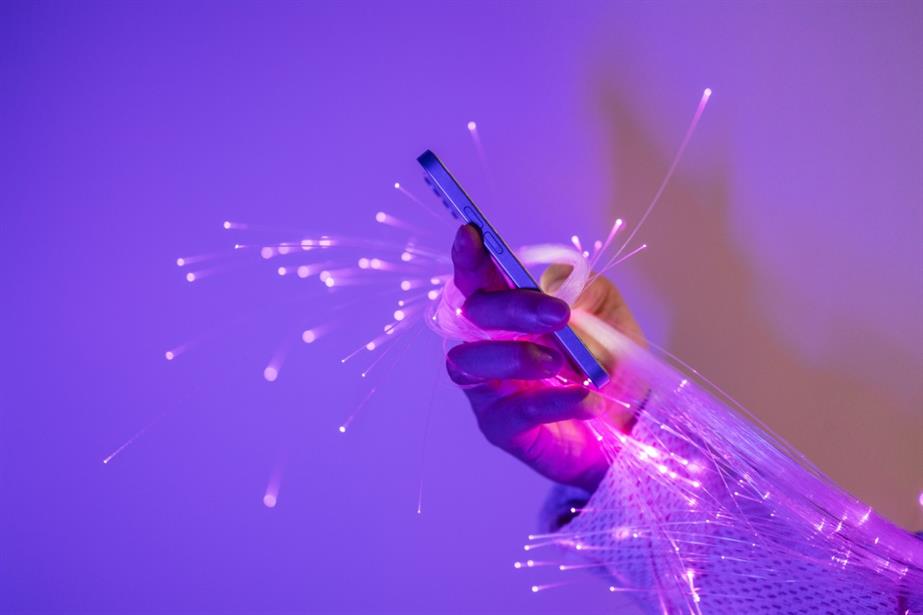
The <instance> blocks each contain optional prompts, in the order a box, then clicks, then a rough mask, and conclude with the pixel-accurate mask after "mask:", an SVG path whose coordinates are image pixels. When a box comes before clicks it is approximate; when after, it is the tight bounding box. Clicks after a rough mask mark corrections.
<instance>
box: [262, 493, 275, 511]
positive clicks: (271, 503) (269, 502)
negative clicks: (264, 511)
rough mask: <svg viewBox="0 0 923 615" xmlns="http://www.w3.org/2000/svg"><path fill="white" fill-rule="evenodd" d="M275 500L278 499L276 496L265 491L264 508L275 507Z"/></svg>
mask: <svg viewBox="0 0 923 615" xmlns="http://www.w3.org/2000/svg"><path fill="white" fill-rule="evenodd" d="M277 502H278V500H277V499H276V496H274V495H273V494H271V493H267V494H266V495H264V496H263V505H264V506H265V507H266V508H275V507H276V503H277Z"/></svg>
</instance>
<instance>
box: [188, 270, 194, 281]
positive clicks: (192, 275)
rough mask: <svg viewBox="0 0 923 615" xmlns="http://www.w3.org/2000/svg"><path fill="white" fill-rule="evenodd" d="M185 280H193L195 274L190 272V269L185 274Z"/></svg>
mask: <svg viewBox="0 0 923 615" xmlns="http://www.w3.org/2000/svg"><path fill="white" fill-rule="evenodd" d="M186 281H187V282H195V274H194V273H192V272H191V271H190V272H189V273H187V274H186Z"/></svg>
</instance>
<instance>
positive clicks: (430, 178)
mask: <svg viewBox="0 0 923 615" xmlns="http://www.w3.org/2000/svg"><path fill="white" fill-rule="evenodd" d="M417 162H419V163H420V165H421V166H422V167H423V170H424V171H426V176H425V177H424V179H426V182H427V183H428V184H429V185H430V186H431V187H432V188H433V192H435V193H436V196H438V197H439V198H440V199H442V203H443V204H444V205H445V206H446V208H448V210H449V211H450V212H451V213H452V215H453V216H455V217H456V218H458V219H459V220H462V221H463V222H464V223H466V224H474V225H475V226H477V227H478V228H479V229H480V230H481V236H482V237H483V239H484V247H486V248H487V251H488V252H489V253H490V255H491V256H492V257H493V259H494V261H495V262H496V263H497V265H498V266H499V267H500V270H501V271H503V273H504V274H505V275H506V278H507V279H508V280H509V282H510V283H511V284H512V285H513V286H514V287H515V288H529V289H533V290H537V291H539V292H541V290H540V289H539V287H538V284H536V283H535V279H533V277H532V275H531V274H530V273H529V271H528V270H527V269H526V268H525V267H524V266H523V264H522V263H521V262H519V259H518V258H516V254H515V253H514V252H513V251H512V250H510V248H509V246H508V245H507V243H506V242H505V241H503V237H501V236H500V233H498V232H497V229H496V228H494V226H493V225H492V224H491V223H490V222H488V220H487V217H486V216H485V215H484V214H483V212H481V210H480V209H478V206H477V205H475V204H474V201H472V200H471V198H470V197H469V196H468V194H467V193H466V192H465V191H464V189H463V188H462V187H461V185H460V184H459V183H458V181H456V180H455V178H454V177H452V174H451V173H449V170H448V169H447V168H445V165H444V164H442V161H441V160H439V158H438V157H437V156H436V154H434V153H433V152H431V151H430V150H426V151H425V152H423V153H422V154H421V155H420V156H419V157H418V158H417ZM554 336H555V338H556V339H557V341H558V343H559V344H560V346H561V349H562V350H563V351H564V353H565V354H566V355H567V356H568V357H569V358H570V360H571V362H572V363H573V364H574V365H575V366H576V367H577V368H578V369H579V370H580V372H581V373H582V374H583V375H584V376H585V377H586V380H587V381H589V382H588V384H592V385H593V386H595V387H596V388H601V387H602V386H604V385H605V384H606V383H608V382H609V374H607V373H606V370H605V369H604V368H603V366H602V365H600V364H599V361H597V360H596V357H594V356H593V354H592V353H591V352H590V351H589V349H588V348H587V347H586V345H585V344H584V343H583V342H582V341H581V340H580V338H579V337H577V334H576V333H575V332H574V330H573V329H572V328H571V327H570V326H567V327H564V328H563V329H560V330H559V331H556V332H555V333H554Z"/></svg>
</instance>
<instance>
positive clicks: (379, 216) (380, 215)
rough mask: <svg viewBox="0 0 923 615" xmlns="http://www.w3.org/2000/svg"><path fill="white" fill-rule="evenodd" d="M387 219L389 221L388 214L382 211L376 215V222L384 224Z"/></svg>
mask: <svg viewBox="0 0 923 615" xmlns="http://www.w3.org/2000/svg"><path fill="white" fill-rule="evenodd" d="M387 219H388V214H386V213H385V212H383V211H380V212H378V213H377V214H375V222H378V223H384V221H385V220H387Z"/></svg>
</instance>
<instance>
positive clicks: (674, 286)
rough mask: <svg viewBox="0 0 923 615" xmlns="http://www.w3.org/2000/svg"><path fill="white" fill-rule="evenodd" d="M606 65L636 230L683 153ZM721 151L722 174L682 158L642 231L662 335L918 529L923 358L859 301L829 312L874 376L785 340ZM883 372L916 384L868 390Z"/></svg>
mask: <svg viewBox="0 0 923 615" xmlns="http://www.w3.org/2000/svg"><path fill="white" fill-rule="evenodd" d="M607 73H608V75H609V78H607V79H606V78H604V79H601V80H600V81H599V83H600V84H601V85H600V86H599V92H598V103H599V107H600V111H601V114H602V116H603V118H604V125H605V128H604V129H605V130H607V132H608V139H609V142H610V147H611V150H612V151H611V158H612V159H613V160H614V161H615V169H614V173H613V175H612V177H613V178H614V185H613V186H612V189H611V193H612V195H613V196H614V203H613V204H612V206H611V207H610V208H609V211H610V212H611V213H612V215H615V214H618V215H620V216H622V217H624V218H626V221H627V222H628V224H629V228H631V224H632V222H633V221H636V220H637V219H638V218H639V217H640V215H641V213H642V211H643V208H644V207H646V206H647V204H648V203H649V201H650V198H651V196H652V194H653V192H654V190H655V189H656V187H657V185H658V184H659V182H660V181H661V180H662V177H663V174H664V173H665V172H666V169H667V168H668V167H669V164H670V162H671V159H672V156H673V155H674V152H673V150H672V149H670V150H665V149H664V148H663V147H661V146H660V145H659V144H657V143H655V140H654V139H653V137H652V135H653V131H652V130H651V128H652V126H651V125H650V124H649V123H648V122H649V119H648V118H647V117H645V114H644V113H643V111H642V110H641V109H640V108H639V107H638V104H637V103H635V102H633V101H632V99H631V97H630V96H629V95H628V94H627V93H626V91H624V90H622V89H619V87H617V86H615V85H613V83H614V82H613V80H612V78H611V75H612V74H613V73H612V71H607ZM706 115H707V113H706ZM679 136H681V135H677V140H676V141H677V143H678V141H679ZM693 140H694V138H693ZM688 155H689V152H688V151H687V156H688ZM693 155H694V154H693ZM719 158H723V164H721V165H720V168H721V169H724V170H725V171H724V173H725V174H722V175H718V174H709V173H697V174H696V176H695V177H691V176H688V175H684V174H683V172H682V164H681V165H680V170H679V171H678V172H677V174H676V175H675V176H674V177H673V179H672V181H671V183H670V185H669V186H668V188H667V189H666V191H665V192H664V195H663V197H662V199H661V202H660V203H659V205H658V209H657V210H656V213H655V214H654V215H653V216H652V217H651V218H650V219H649V220H648V222H647V224H646V226H645V228H644V231H643V233H642V234H641V235H642V236H643V241H644V242H649V243H650V244H651V247H652V249H650V250H647V251H646V253H645V254H644V255H643V256H641V257H640V258H637V259H636V261H635V262H634V265H633V266H634V267H637V268H638V270H639V271H640V272H641V275H642V276H643V277H644V278H645V279H646V281H647V283H648V284H650V285H651V287H652V288H653V291H654V292H655V294H656V295H657V296H658V298H660V299H661V300H662V301H663V302H664V303H665V304H666V305H667V310H668V312H669V314H670V320H671V335H670V336H669V339H667V340H654V341H655V342H656V343H658V344H660V345H663V346H665V347H666V348H667V349H668V350H670V351H671V352H673V353H675V354H676V355H677V356H679V357H680V358H682V359H683V360H684V361H686V362H687V363H689V364H690V365H692V366H694V367H695V368H696V369H697V370H699V371H700V372H701V373H703V374H705V375H706V376H707V377H709V378H710V379H711V380H713V381H715V382H716V383H717V384H718V385H719V386H721V387H722V388H724V389H725V390H726V391H728V392H729V393H730V394H731V395H732V396H734V397H736V398H737V399H738V400H739V401H741V402H742V403H743V404H744V405H745V406H746V407H747V408H748V409H749V410H750V411H751V412H753V413H754V414H755V415H756V416H758V417H759V418H760V419H761V420H763V421H764V422H765V423H766V424H767V425H768V426H769V427H770V428H772V429H773V430H774V431H775V432H776V433H777V434H778V435H780V436H781V437H782V438H784V439H786V440H788V441H789V442H791V443H792V444H794V445H795V447H796V448H798V449H799V450H800V451H801V452H803V453H804V454H806V455H807V457H808V458H809V459H810V460H811V461H813V462H814V463H815V464H817V465H818V466H819V467H820V468H821V470H823V471H824V472H826V473H827V474H828V475H830V476H831V477H832V478H833V479H834V480H835V481H836V482H837V483H838V484H839V485H841V486H843V487H845V488H846V489H847V490H849V491H850V492H851V493H853V494H854V495H856V496H857V497H859V498H861V499H862V500H864V501H866V502H868V503H869V504H871V505H873V506H874V507H875V508H876V509H877V510H878V511H879V512H880V513H882V514H884V515H885V516H887V517H888V518H890V519H891V520H893V521H895V522H896V523H898V524H900V525H903V526H904V527H907V528H910V529H919V528H915V527H914V526H915V525H916V524H917V521H916V511H915V506H914V502H913V500H912V499H908V498H907V497H906V494H908V493H913V490H914V488H915V487H916V485H915V476H914V471H915V470H918V469H919V467H920V451H919V448H920V442H921V429H920V427H921V426H920V424H919V421H918V420H916V419H915V417H913V416H912V412H911V410H912V409H914V408H919V407H921V406H923V396H921V393H920V387H919V386H918V384H917V383H918V379H919V373H917V372H916V370H915V367H914V366H916V365H918V363H917V362H916V361H915V360H914V359H913V357H910V356H903V355H902V353H901V350H900V349H898V348H894V347H889V346H888V345H887V344H886V343H885V342H884V341H883V340H882V338H881V337H880V336H878V335H877V332H876V331H874V330H868V329H864V330H863V329H858V328H856V327H854V326H853V325H852V324H851V323H849V321H848V318H846V317H845V316H847V315H848V310H849V309H850V306H843V313H842V314H830V318H831V319H834V321H833V323H834V326H835V327H836V330H837V331H838V332H839V335H840V340H839V343H838V347H840V348H846V349H852V351H853V352H857V353H862V355H864V357H865V364H866V365H867V370H868V371H867V372H866V373H850V372H848V371H844V370H836V369H827V368H824V367H822V366H816V365H812V364H810V363H809V362H808V361H807V360H806V359H805V358H803V357H801V356H799V354H798V351H797V349H795V348H792V347H790V346H789V345H787V344H786V343H785V342H784V340H783V338H782V336H781V335H779V334H778V332H777V331H775V330H773V326H772V323H770V322H769V321H768V319H767V318H766V316H765V314H766V311H767V310H771V309H772V306H764V305H760V302H759V299H758V296H759V293H758V292H757V290H758V285H760V284H763V283H764V281H763V280H762V279H761V275H760V274H759V272H757V271H755V269H754V267H753V266H752V265H751V263H750V262H749V261H748V257H747V253H746V251H745V250H744V249H742V248H741V245H740V244H739V243H738V242H737V241H735V239H734V233H733V232H732V230H731V228H730V222H729V213H730V211H731V210H732V208H733V207H734V206H735V202H734V196H733V191H732V184H731V182H730V177H729V176H728V175H727V173H730V172H732V170H733V164H734V161H733V160H732V159H731V156H729V155H727V149H725V154H724V155H723V156H720V157H719ZM740 241H743V242H745V241H746V238H741V239H740ZM636 243H640V241H637V242H636ZM780 249H784V246H782V245H781V244H780ZM843 275H847V272H846V271H844V272H843ZM794 320H796V321H797V317H796V318H794ZM882 326H883V327H884V326H888V323H882ZM882 370H884V371H887V372H890V376H891V377H892V378H893V376H894V372H895V371H897V372H898V374H901V375H902V377H901V378H900V379H899V380H898V381H899V382H903V383H905V385H906V386H903V387H901V388H900V389H897V390H882V389H880V388H873V387H870V386H868V385H867V384H866V381H868V380H872V381H874V379H871V378H869V376H870V375H871V374H873V373H875V372H876V371H882Z"/></svg>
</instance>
